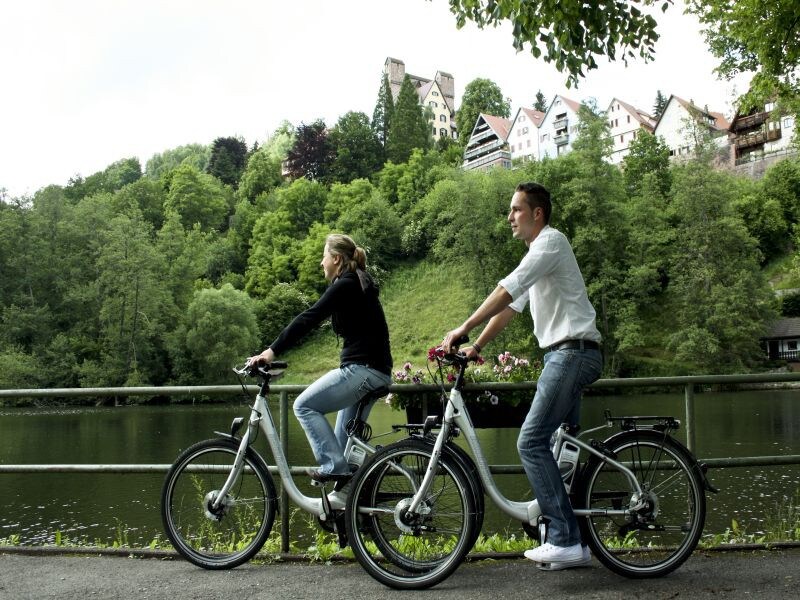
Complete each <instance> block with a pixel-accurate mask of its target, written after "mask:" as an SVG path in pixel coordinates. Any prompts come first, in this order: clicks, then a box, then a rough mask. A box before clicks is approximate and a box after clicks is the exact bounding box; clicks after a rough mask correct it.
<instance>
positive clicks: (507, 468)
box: [0, 373, 800, 552]
mask: <svg viewBox="0 0 800 600" xmlns="http://www.w3.org/2000/svg"><path fill="white" fill-rule="evenodd" d="M794 382H797V383H800V373H758V374H750V375H691V376H676V377H636V378H629V379H600V380H598V381H596V382H595V383H593V384H592V385H591V386H589V387H590V388H591V389H602V388H611V389H622V388H630V387H647V388H653V387H657V388H665V387H666V388H683V392H684V414H685V419H684V424H685V427H686V445H687V447H688V448H689V449H690V450H691V451H692V452H694V451H695V431H696V425H695V419H694V404H695V388H696V387H697V386H712V385H713V386H726V387H729V386H730V387H735V386H739V385H742V384H769V383H794ZM306 387H307V386H306V385H273V386H270V389H271V391H272V392H273V393H276V392H277V393H278V394H279V409H280V415H279V433H280V437H281V445H282V448H283V452H284V455H286V456H288V452H289V436H288V432H289V395H290V394H291V395H296V394H299V393H300V392H302V391H303V390H305V389H306ZM439 389H440V388H439V387H438V386H435V385H430V384H418V385H414V384H410V385H392V386H390V387H389V390H390V392H391V393H393V394H419V393H420V392H436V391H438V390H439ZM534 389H536V382H535V381H530V382H520V383H491V382H489V383H480V384H478V383H469V384H467V385H466V387H465V390H467V391H485V390H489V391H511V390H534ZM247 390H248V391H249V392H251V393H253V394H254V395H255V393H256V392H257V391H258V386H255V385H250V386H247ZM241 392H242V387H241V386H238V385H213V386H166V387H111V388H56V389H28V390H0V402H1V401H2V400H4V399H12V398H70V397H72V398H74V397H90V398H95V397H129V396H187V395H188V396H200V395H202V396H219V395H238V394H241ZM699 460H700V461H701V462H703V463H705V464H707V465H708V466H709V467H714V468H724V467H751V466H773V465H797V464H800V455H782V456H747V457H737V458H732V457H728V458H712V457H708V458H700V459H699ZM169 467H170V465H165V464H47V465H42V464H27V465H4V464H0V474H2V473H66V472H71V473H166V471H167V470H168V469H169ZM306 468H307V467H306V466H295V467H291V472H292V475H302V474H305V471H306ZM269 469H270V472H271V473H277V468H275V467H269ZM490 471H491V472H492V473H494V474H519V473H523V471H522V467H521V466H520V465H490ZM288 502H289V498H288V495H287V493H286V491H285V490H282V491H281V506H284V507H285V506H288ZM289 513H290V511H288V510H282V511H281V548H282V551H284V552H288V550H289V516H290V515H289Z"/></svg>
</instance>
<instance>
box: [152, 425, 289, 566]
mask: <svg viewBox="0 0 800 600" xmlns="http://www.w3.org/2000/svg"><path fill="white" fill-rule="evenodd" d="M238 450H239V440H235V439H226V438H219V439H211V440H205V441H202V442H198V443H197V444H194V445H193V446H191V447H189V448H187V449H186V450H185V451H184V452H182V453H181V454H180V456H178V458H177V460H176V461H175V463H174V464H173V465H172V467H171V468H170V469H169V471H168V472H167V476H166V478H165V479H164V485H163V488H162V492H161V520H162V522H163V525H164V530H165V531H166V533H167V537H168V538H169V540H170V542H172V545H173V547H174V548H175V550H176V551H177V552H178V553H179V554H180V555H181V556H183V557H184V558H185V559H186V560H188V561H189V562H191V563H193V564H195V565H197V566H199V567H203V568H204V569H231V568H233V567H236V566H238V565H241V564H242V563H245V562H247V561H248V560H250V559H251V558H252V557H253V556H255V554H256V553H257V552H258V551H259V550H260V549H261V547H262V546H263V545H264V542H266V541H267V537H269V533H270V530H271V529H272V525H273V523H274V521H275V513H276V512H277V497H276V494H275V484H274V482H273V481H272V476H271V475H270V473H269V470H268V468H267V465H266V463H265V462H264V459H263V458H261V456H260V455H259V454H258V453H257V452H255V450H253V449H252V448H248V449H247V452H246V454H245V459H244V465H243V468H242V472H241V473H240V474H239V478H238V480H237V481H236V482H235V483H234V485H233V487H231V491H230V492H229V493H228V495H227V499H226V501H225V502H224V503H223V505H222V506H221V507H220V508H218V509H216V510H213V509H212V508H211V507H210V504H211V500H213V498H214V492H215V491H218V490H219V489H220V488H221V487H222V485H223V484H224V483H225V481H226V479H227V478H228V475H229V473H230V471H231V467H232V466H233V462H234V459H235V458H236V453H237V452H238Z"/></svg>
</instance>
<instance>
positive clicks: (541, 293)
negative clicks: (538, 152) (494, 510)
mask: <svg viewBox="0 0 800 600" xmlns="http://www.w3.org/2000/svg"><path fill="white" fill-rule="evenodd" d="M551 206H552V205H551V202H550V193H549V192H548V191H547V190H546V189H545V188H544V187H543V186H541V185H539V184H538V183H521V184H519V185H518V186H517V188H516V191H515V193H514V195H513V197H512V198H511V207H510V210H509V213H508V222H509V223H510V225H511V232H512V235H513V237H514V238H515V239H518V240H522V241H523V242H525V244H526V245H527V246H528V252H527V254H526V255H525V256H524V257H523V259H522V261H521V262H520V264H519V266H518V267H517V268H516V269H514V271H513V272H512V273H511V274H510V275H508V276H507V277H505V278H504V279H502V280H501V281H500V282H499V284H498V286H497V287H496V288H495V290H494V291H493V292H492V293H491V294H489V296H488V297H487V298H486V300H484V302H483V303H482V304H481V305H480V307H479V308H478V309H477V310H476V311H475V312H474V313H473V314H472V315H471V316H470V317H469V318H468V319H467V320H466V321H464V323H463V324H462V325H461V326H460V327H458V328H456V329H454V330H453V331H451V332H449V333H448V334H447V335H446V336H445V338H444V341H443V342H442V345H443V347H445V348H450V349H452V347H453V346H452V343H453V341H454V340H456V339H458V338H459V337H461V336H463V335H466V334H468V333H469V332H470V331H471V330H472V329H473V328H475V327H477V326H478V325H479V324H481V323H483V322H485V321H487V320H488V321H489V322H488V323H487V325H486V327H485V328H484V329H483V331H482V332H481V333H480V335H479V336H478V338H477V339H476V340H475V343H474V344H473V345H472V348H468V349H467V351H466V353H467V355H468V356H470V357H472V356H474V355H476V354H477V353H479V352H480V350H481V348H482V347H483V346H485V345H486V344H488V343H489V342H490V341H491V340H493V339H494V338H495V336H496V335H497V334H498V333H499V332H500V331H502V330H503V328H504V327H505V326H506V325H508V322H509V321H510V320H511V318H512V317H513V316H514V315H516V314H517V313H520V312H522V310H523V309H524V308H525V304H526V303H527V302H528V301H530V304H531V308H530V310H531V314H532V315H533V333H534V335H535V336H536V339H537V340H538V342H539V345H540V346H541V347H542V348H544V349H547V350H548V352H547V353H546V354H545V355H544V369H543V370H542V374H541V376H540V378H539V381H538V383H537V388H536V394H535V396H534V398H533V403H532V405H531V409H530V412H529V413H528V415H527V417H526V418H525V422H524V423H523V424H522V429H521V430H520V434H519V439H518V440H517V449H518V450H519V454H520V458H521V459H522V466H523V468H524V469H525V473H526V475H527V476H528V481H529V482H530V484H531V487H532V488H533V490H534V493H535V495H536V499H537V500H538V501H539V506H540V507H541V510H542V514H543V515H544V517H545V518H547V519H548V520H549V527H548V535H547V540H548V541H547V543H545V544H542V545H541V546H539V547H537V548H534V549H532V550H528V551H526V552H525V557H526V558H529V559H530V560H533V561H534V562H536V563H537V564H538V565H539V567H540V568H543V569H546V570H558V569H565V568H568V567H576V566H582V565H587V564H590V563H591V557H590V556H589V550H588V549H587V548H586V547H583V546H582V545H581V535H580V530H579V529H578V523H577V521H576V519H575V514H574V513H573V512H572V507H571V506H570V503H569V498H568V496H567V493H566V490H565V488H564V484H563V482H562V480H561V476H560V473H559V470H558V465H557V464H556V460H555V458H554V457H553V454H552V450H551V448H550V437H551V435H552V433H553V432H554V431H555V430H556V429H557V428H558V427H559V426H560V425H561V424H562V423H569V424H571V425H577V424H578V419H579V416H580V398H581V392H582V390H583V388H584V387H585V386H587V385H589V384H590V383H592V382H593V381H595V380H596V379H597V378H598V377H599V376H600V372H601V370H602V365H603V360H602V355H601V353H600V339H601V336H600V333H599V332H598V331H597V327H596V326H595V311H594V308H593V307H592V305H591V303H590V302H589V298H588V296H587V294H586V286H585V284H584V281H583V276H582V275H581V272H580V269H579V268H578V263H577V262H576V260H575V255H574V253H573V252H572V248H571V246H570V244H569V242H568V241H567V238H566V237H565V236H564V234H562V233H561V232H560V231H558V230H556V229H553V228H552V227H550V225H549V222H550V212H551Z"/></svg>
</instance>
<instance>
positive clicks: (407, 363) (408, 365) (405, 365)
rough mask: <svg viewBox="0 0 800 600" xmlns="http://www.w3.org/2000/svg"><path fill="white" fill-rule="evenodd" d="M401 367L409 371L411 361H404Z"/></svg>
mask: <svg viewBox="0 0 800 600" xmlns="http://www.w3.org/2000/svg"><path fill="white" fill-rule="evenodd" d="M403 368H404V369H405V370H406V371H410V370H411V363H410V362H406V364H404V365H403Z"/></svg>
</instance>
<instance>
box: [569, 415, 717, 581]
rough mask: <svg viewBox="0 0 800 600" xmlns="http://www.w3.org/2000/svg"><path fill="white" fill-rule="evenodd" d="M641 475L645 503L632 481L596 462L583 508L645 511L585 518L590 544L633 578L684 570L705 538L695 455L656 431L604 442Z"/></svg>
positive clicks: (585, 485) (584, 485) (588, 474)
mask: <svg viewBox="0 0 800 600" xmlns="http://www.w3.org/2000/svg"><path fill="white" fill-rule="evenodd" d="M605 445H606V447H607V448H608V449H609V450H610V451H612V452H613V453H614V454H615V455H616V460H617V461H618V462H621V463H623V464H624V465H625V466H627V467H628V468H629V469H631V471H633V473H634V475H635V476H636V480H637V481H638V482H639V485H640V486H641V488H642V493H643V498H642V499H641V500H643V502H642V503H640V502H639V500H640V499H639V498H638V497H637V495H636V494H635V493H634V489H633V487H632V485H631V483H630V482H629V481H628V478H627V477H626V476H625V475H624V474H623V473H622V472H620V471H618V470H617V469H615V468H614V467H612V466H608V465H606V464H605V463H604V462H602V461H601V460H600V459H598V458H597V457H595V456H592V457H591V458H590V460H589V461H588V462H587V464H586V467H585V468H584V471H583V477H582V478H581V484H580V489H579V491H578V494H577V498H578V506H577V508H588V509H592V510H598V511H605V510H609V511H610V510H616V511H619V510H621V509H628V508H633V507H634V506H636V505H637V504H643V507H642V508H640V509H637V510H636V511H635V512H633V514H628V515H624V516H622V515H603V514H596V515H593V516H587V517H579V518H578V521H579V523H580V525H581V530H582V533H583V538H584V541H585V542H586V543H588V545H589V547H590V548H591V549H592V552H593V553H594V555H595V556H596V557H597V559H598V560H599V561H600V562H602V563H603V564H604V565H605V566H606V567H608V568H609V569H611V570H612V571H614V572H615V573H618V574H620V575H624V576H626V577H631V578H644V577H660V576H662V575H666V574H667V573H669V572H671V571H673V570H675V569H676V568H678V567H679V566H680V565H681V564H683V562H684V561H685V560H686V559H687V558H689V555H691V553H692V552H693V551H694V549H695V547H696V546H697V542H698V541H699V539H700V535H701V534H702V532H703V525H704V523H705V515H706V497H705V492H704V486H703V482H702V480H701V478H700V476H699V474H698V473H697V471H696V461H695V459H694V457H692V455H691V454H690V453H689V452H688V450H686V449H685V448H684V447H683V446H682V445H681V444H679V443H678V442H676V441H675V440H673V439H672V438H666V439H665V438H664V434H663V433H660V432H657V431H652V430H638V431H628V432H624V433H620V434H617V435H615V436H614V437H612V438H610V439H609V440H607V441H606V442H605Z"/></svg>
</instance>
